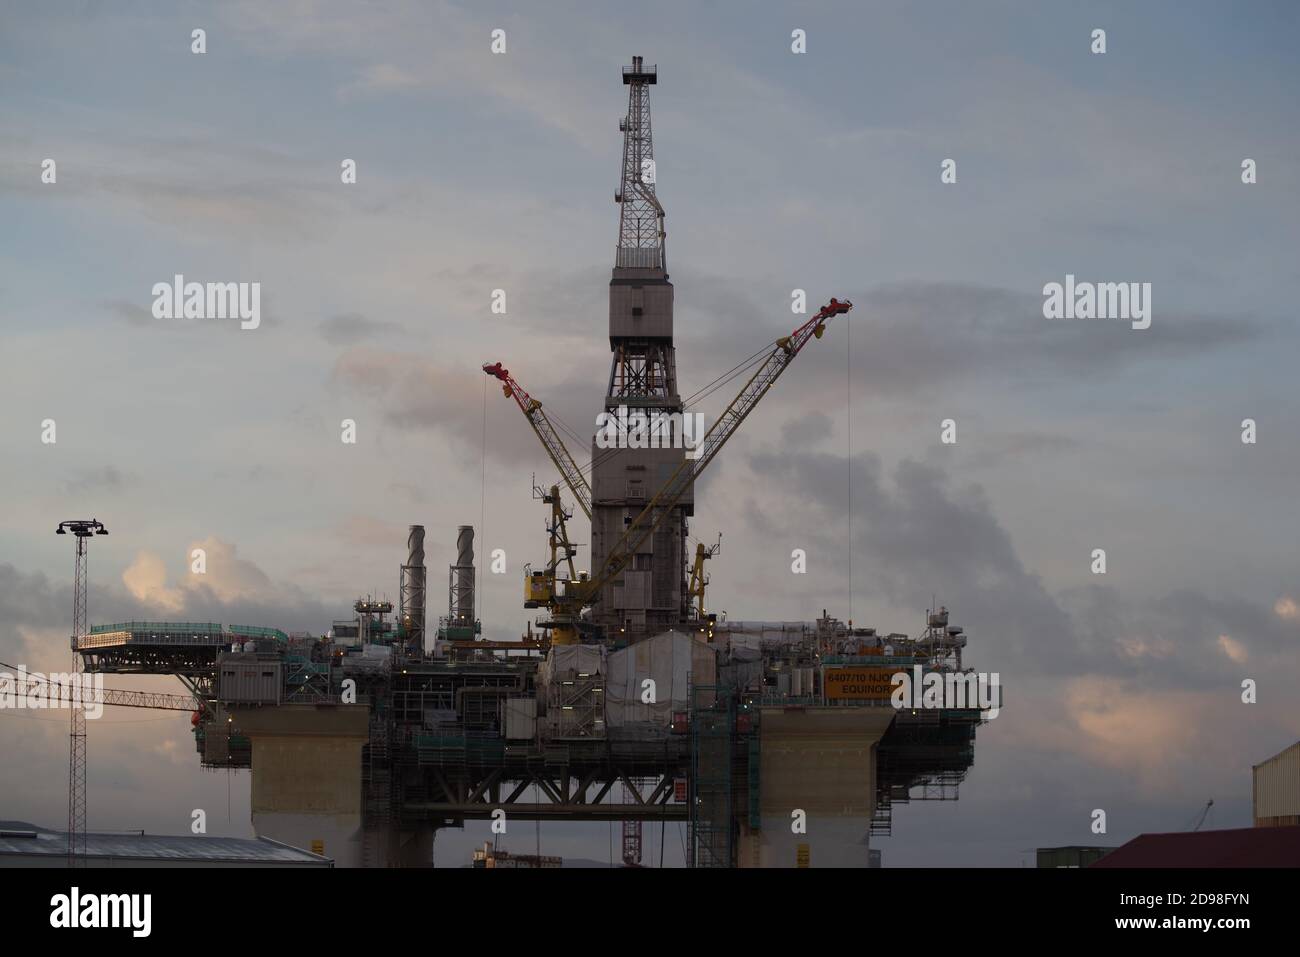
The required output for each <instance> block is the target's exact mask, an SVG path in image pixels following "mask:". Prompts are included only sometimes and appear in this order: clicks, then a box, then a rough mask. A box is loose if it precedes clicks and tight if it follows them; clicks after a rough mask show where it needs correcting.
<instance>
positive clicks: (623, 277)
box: [591, 56, 694, 641]
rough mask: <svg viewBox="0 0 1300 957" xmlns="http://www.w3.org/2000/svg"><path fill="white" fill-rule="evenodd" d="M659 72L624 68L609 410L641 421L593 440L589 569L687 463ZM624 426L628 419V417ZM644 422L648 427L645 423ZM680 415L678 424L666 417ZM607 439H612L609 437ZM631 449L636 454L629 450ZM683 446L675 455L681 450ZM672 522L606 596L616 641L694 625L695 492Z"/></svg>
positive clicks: (604, 615)
mask: <svg viewBox="0 0 1300 957" xmlns="http://www.w3.org/2000/svg"><path fill="white" fill-rule="evenodd" d="M657 82H658V75H657V70H656V68H655V67H654V66H646V65H645V64H644V63H643V62H642V58H641V57H639V56H638V57H633V58H632V65H631V66H625V67H623V83H624V85H626V86H627V88H628V107H627V115H626V116H625V117H623V119H622V120H620V121H619V129H620V131H621V132H622V133H623V164H622V178H621V183H620V185H619V189H618V192H616V193H615V194H614V201H615V202H616V203H617V204H618V206H619V229H618V246H617V248H616V249H615V252H614V271H613V275H612V277H611V279H610V282H609V347H610V351H611V353H612V356H611V361H610V371H609V387H608V389H607V390H606V393H605V411H606V412H607V413H609V414H611V415H618V416H620V422H623V421H629V422H631V423H634V425H633V426H632V427H631V428H627V429H626V430H625V431H621V434H620V437H619V441H618V442H617V443H616V444H617V447H616V448H612V449H611V448H606V447H602V445H603V444H604V445H607V444H609V443H608V442H607V441H606V442H604V443H602V441H600V440H599V437H598V438H597V439H593V441H592V462H593V463H594V465H593V468H592V493H593V499H594V501H593V505H592V516H591V552H592V568H593V569H597V568H601V567H603V566H604V563H605V559H606V557H607V556H608V554H609V551H610V549H611V548H613V546H614V545H615V543H616V542H618V540H619V538H620V537H621V536H622V535H623V533H624V531H625V530H626V528H627V525H628V523H629V522H630V521H631V519H632V518H634V517H635V516H636V515H637V514H638V513H640V511H641V510H642V509H643V508H644V507H645V504H646V502H647V501H649V500H650V499H651V498H653V497H654V495H655V493H656V492H658V491H659V489H660V488H662V487H663V484H664V482H665V481H667V479H668V477H669V476H670V475H672V474H673V472H674V471H675V470H676V469H677V466H678V465H680V464H681V462H682V461H683V459H684V457H685V450H684V448H683V447H682V445H683V443H682V442H681V441H680V423H681V417H680V413H681V411H682V401H681V397H680V395H679V394H678V392H677V368H676V359H675V355H674V351H673V286H672V283H670V282H669V281H668V271H667V262H666V259H665V255H664V238H665V235H666V234H665V230H664V209H663V206H661V205H660V203H659V199H658V197H657V196H656V195H655V180H656V170H655V165H654V142H653V136H652V132H651V123H650V87H651V86H653V85H655V84H656V83H657ZM624 414H625V415H626V418H623V417H622V416H623V415H624ZM638 414H640V415H643V416H645V417H646V418H645V419H638V417H637V416H638ZM656 416H663V417H664V418H660V419H658V420H657V421H659V422H661V423H665V424H666V426H667V428H666V430H665V431H661V432H657V433H654V434H652V435H651V436H649V437H648V438H649V444H652V445H657V446H662V447H655V448H639V447H636V446H638V445H643V444H646V442H645V441H644V440H645V439H646V438H647V436H646V435H645V434H644V433H642V434H641V435H640V436H637V435H633V434H630V433H632V432H634V431H635V429H636V425H635V423H638V422H644V423H649V422H651V421H656V419H655V417H656ZM671 416H675V418H669V417H671ZM607 438H608V436H606V439H607ZM629 446H630V447H629ZM674 446H676V447H674ZM672 509H673V512H674V514H673V515H672V516H670V518H669V519H668V520H667V521H665V522H664V523H663V524H662V525H661V526H660V527H659V528H658V529H657V530H656V532H655V534H654V535H652V536H650V538H649V539H648V541H647V542H646V543H645V545H643V546H642V547H641V549H639V550H638V552H637V554H636V556H635V558H634V559H633V561H632V563H631V564H630V565H629V566H628V568H627V569H626V570H625V571H624V572H623V574H622V575H621V576H619V577H618V578H616V579H615V580H614V581H613V582H612V583H610V584H608V585H606V586H605V587H604V588H603V589H602V590H601V595H600V598H599V601H598V602H597V604H596V605H595V607H594V609H593V612H592V614H593V621H594V622H595V623H596V624H597V625H600V626H602V627H603V628H604V630H605V633H606V635H607V636H608V637H610V638H613V639H616V640H618V639H623V638H625V639H627V640H629V641H630V640H635V639H636V638H639V637H644V636H646V635H652V634H655V633H657V632H659V631H663V630H666V629H668V628H672V627H675V626H677V625H678V624H679V623H680V622H682V621H684V620H685V619H686V617H687V613H688V606H689V594H688V592H687V587H686V580H685V569H686V556H685V542H686V532H687V519H688V518H689V516H690V515H691V514H692V513H693V511H694V493H693V489H691V490H687V492H686V494H685V495H683V496H682V497H681V498H680V499H679V500H678V502H677V503H676V504H675V505H673V506H672Z"/></svg>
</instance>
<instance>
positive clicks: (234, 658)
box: [73, 57, 985, 867]
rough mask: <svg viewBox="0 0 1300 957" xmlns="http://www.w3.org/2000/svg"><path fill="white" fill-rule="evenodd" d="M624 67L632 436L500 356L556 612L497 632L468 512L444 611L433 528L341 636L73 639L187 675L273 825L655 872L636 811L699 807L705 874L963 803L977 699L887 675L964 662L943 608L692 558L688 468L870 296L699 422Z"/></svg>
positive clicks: (396, 848)
mask: <svg viewBox="0 0 1300 957" xmlns="http://www.w3.org/2000/svg"><path fill="white" fill-rule="evenodd" d="M622 79H623V83H624V85H625V86H627V87H628V91H627V92H628V110H627V114H626V115H625V116H624V117H623V118H622V120H621V121H620V124H619V127H620V130H621V132H622V134H623V162H622V176H621V183H620V186H619V189H618V191H617V192H616V193H615V201H616V202H617V203H618V205H619V211H620V215H619V239H618V245H617V247H616V249H615V254H614V268H613V275H612V277H611V279H610V286H609V303H610V306H609V344H610V350H611V354H612V358H611V364H610V373H609V379H608V383H607V388H606V391H605V399H604V411H605V413H606V415H607V417H610V420H611V421H617V422H618V423H619V424H618V427H617V429H616V430H615V431H616V434H615V435H614V439H615V441H614V442H613V443H612V444H611V443H609V442H602V441H597V439H593V440H592V445H591V462H590V464H589V465H588V466H587V467H585V468H582V467H579V466H578V465H577V463H576V462H575V461H574V459H573V458H572V456H571V455H570V454H569V452H568V449H567V447H566V446H565V444H564V442H563V440H562V437H561V435H560V432H559V431H558V430H557V429H556V428H555V426H554V424H553V422H552V420H551V418H550V417H548V415H547V414H546V412H545V410H544V409H543V407H542V404H541V402H539V401H538V400H537V399H535V398H533V397H532V396H530V395H529V394H528V393H527V392H526V391H525V390H524V389H523V388H522V386H520V385H519V383H518V382H517V381H516V380H515V379H514V377H513V376H512V375H511V374H510V372H509V370H508V369H507V368H505V366H504V365H503V363H502V362H500V361H498V362H494V363H491V364H487V365H484V367H483V368H484V371H485V372H486V373H487V374H488V375H490V376H492V377H494V378H496V379H497V380H498V381H499V382H500V383H501V384H502V390H503V392H504V394H505V395H506V396H507V397H509V398H511V399H513V400H514V401H515V402H516V403H517V404H518V406H519V408H520V410H521V411H522V413H523V414H524V415H525V416H526V417H527V420H528V422H529V424H530V425H531V426H532V427H533V429H534V431H535V432H536V434H537V436H538V438H539V439H540V440H541V442H542V443H543V445H544V446H545V448H546V450H547V452H548V454H549V455H550V457H551V459H552V461H553V462H554V464H555V466H556V468H557V470H558V472H559V477H560V479H562V485H563V489H564V491H563V492H562V491H561V483H560V482H557V483H556V484H554V485H551V486H549V487H546V488H535V489H534V494H535V496H536V497H537V498H538V499H540V501H541V502H542V504H543V505H544V506H545V507H546V508H547V509H548V510H549V511H548V515H549V521H548V530H549V542H548V549H549V557H548V558H547V560H546V561H545V562H544V563H539V564H538V566H537V567H536V568H534V567H532V566H529V567H526V568H525V571H524V605H525V607H526V608H530V609H537V610H538V611H540V612H541V613H542V614H541V616H540V617H539V619H538V620H537V621H536V622H535V623H534V622H530V623H529V625H528V627H527V631H526V632H525V634H524V635H523V637H522V638H521V639H520V640H519V641H513V642H505V641H487V640H483V638H482V628H481V623H480V621H479V620H478V618H477V617H476V614H475V590H476V583H475V567H476V566H475V559H474V529H473V528H472V527H469V526H462V527H461V528H459V529H458V530H457V534H456V541H457V558H456V562H455V564H453V565H451V566H450V568H449V569H448V580H447V583H448V588H447V598H446V605H445V608H446V614H445V615H439V617H438V618H437V623H436V627H426V626H427V625H432V624H433V623H432V621H430V620H429V617H428V610H429V605H430V603H429V601H428V597H429V590H428V581H427V575H426V572H427V570H426V568H425V563H424V536H425V530H424V528H423V527H422V526H420V525H412V526H411V527H410V533H409V536H408V539H407V550H406V559H405V561H404V562H402V563H401V564H400V570H399V589H398V594H399V601H398V605H397V607H396V608H394V606H393V604H392V603H391V602H390V601H387V600H384V599H376V598H374V597H373V596H366V597H362V598H358V599H357V600H356V601H355V602H354V604H353V606H352V613H351V614H350V615H348V616H346V617H344V618H341V619H338V620H336V621H334V622H333V623H332V626H331V627H330V628H329V629H328V631H326V632H325V633H324V634H322V635H310V634H304V633H285V632H283V631H280V630H278V629H276V628H268V627H255V626H247V625H233V624H221V623H214V622H146V621H133V622H119V623H115V624H107V625H98V626H93V627H91V628H90V629H89V630H88V631H86V632H85V633H84V634H78V635H74V639H73V641H74V649H75V650H76V651H77V652H78V653H79V654H80V656H81V659H82V663H83V667H84V668H85V670H87V671H97V672H106V673H115V674H170V675H175V676H177V677H178V678H179V679H180V680H181V681H182V682H183V683H184V685H185V687H186V689H187V691H188V695H187V696H184V697H183V698H180V696H177V697H178V698H179V699H180V701H181V702H182V703H181V704H180V705H177V704H175V703H172V704H171V705H167V704H157V703H155V704H154V705H153V706H171V707H177V706H183V707H185V708H186V709H187V710H192V712H193V728H194V737H195V744H196V748H197V751H198V754H199V760H200V762H201V764H202V765H203V767H206V768H231V769H239V768H245V769H250V770H251V777H252V824H253V827H254V829H255V830H256V832H257V833H258V835H260V836H265V837H270V838H273V839H275V840H278V841H282V842H285V843H288V844H292V845H295V846H298V847H302V848H305V849H308V850H311V851H314V852H316V853H319V854H324V855H327V856H329V857H331V858H333V859H334V860H335V861H336V863H337V864H338V865H340V866H372V867H383V866H429V865H430V864H431V862H432V859H433V844H434V838H435V835H436V833H437V832H438V830H440V829H444V828H454V827H463V826H464V823H465V822H466V821H470V820H506V821H508V822H519V821H543V820H565V821H620V822H622V832H623V842H622V858H623V861H624V863H626V864H628V865H637V864H639V863H640V862H641V829H642V826H643V824H644V822H646V821H659V822H668V821H680V822H685V823H687V824H688V825H689V841H688V842H687V859H688V863H689V864H690V865H692V866H696V867H737V866H740V867H760V866H768V867H772V866H775V867H794V866H866V864H867V859H868V857H867V855H868V847H869V843H870V836H871V835H879V834H888V833H889V830H890V823H891V814H892V810H893V808H894V807H895V806H896V805H898V804H902V803H906V802H907V801H910V800H946V799H955V798H956V796H957V786H958V784H959V783H960V782H961V780H962V779H963V777H964V776H965V774H966V772H967V770H968V769H969V768H970V767H971V765H972V763H973V760H974V740H975V729H976V727H977V726H978V725H979V724H980V723H981V722H982V721H983V720H985V712H983V711H981V710H980V707H979V706H978V704H976V703H971V705H972V706H968V707H960V708H951V707H940V708H919V709H915V710H910V709H899V708H897V707H895V706H894V705H893V704H892V703H891V701H890V691H889V680H888V679H889V676H890V675H891V674H894V673H897V672H900V671H901V672H911V671H912V670H913V669H917V668H919V669H920V670H921V671H922V672H925V673H932V672H939V673H942V674H946V675H954V674H957V675H965V674H967V673H969V672H970V669H966V668H963V665H962V651H963V649H964V648H965V645H966V635H965V633H964V632H963V630H962V629H961V628H959V627H957V626H954V625H950V624H949V622H948V613H947V611H946V609H941V608H935V609H931V610H929V611H928V612H927V617H926V620H925V627H924V629H923V631H922V632H921V633H920V634H919V636H918V637H917V638H914V639H913V638H909V637H908V636H907V635H904V634H899V633H890V634H878V633H877V632H876V630H875V629H872V628H861V627H857V628H855V627H852V626H851V625H850V624H847V623H845V622H842V621H840V620H838V619H836V618H835V617H832V616H830V615H828V614H827V613H825V612H823V614H822V617H820V618H818V619H816V620H815V621H809V622H798V621H796V622H772V621H736V620H732V621H727V620H725V616H724V618H723V620H719V617H718V616H717V615H715V614H712V613H709V612H708V611H707V610H706V603H705V596H706V585H707V583H708V576H707V575H706V574H705V572H704V568H705V563H706V561H707V560H708V559H710V558H711V557H712V556H714V555H715V554H716V553H717V549H718V546H716V545H715V546H712V547H706V546H705V545H704V544H702V543H701V544H698V545H697V546H696V547H695V549H694V553H693V554H691V553H690V550H689V547H688V542H689V528H688V523H689V520H690V518H691V517H692V515H693V512H694V507H695V501H694V488H695V479H696V478H697V477H698V476H699V475H700V474H701V472H702V471H703V470H704V469H706V468H707V467H708V465H709V463H710V462H711V461H712V460H713V458H714V457H715V456H716V455H717V454H718V452H719V451H720V450H721V449H722V447H723V446H724V445H725V443H726V441H727V440H728V439H729V438H730V436H731V435H732V434H734V432H735V431H736V430H737V429H738V428H739V427H740V425H741V423H742V422H743V421H744V420H745V418H746V417H747V416H748V415H749V413H750V412H751V411H752V410H753V408H754V407H755V406H756V405H757V404H758V402H759V401H760V400H762V398H763V397H764V396H765V395H766V394H767V392H768V391H769V390H770V388H771V387H772V386H773V384H774V383H775V382H776V380H777V378H778V377H779V376H780V375H781V374H782V373H783V372H784V371H785V369H786V368H787V367H788V366H789V365H790V364H791V363H792V362H793V361H794V359H795V358H796V357H797V356H798V355H799V353H800V351H801V350H802V349H803V348H804V346H806V345H808V344H809V343H810V342H811V341H812V340H814V339H820V338H822V336H823V334H824V333H825V332H826V331H827V328H828V326H829V324H830V323H831V322H832V320H834V319H835V318H836V317H838V316H843V315H846V314H847V313H848V312H849V311H850V310H851V309H852V303H849V302H847V301H840V300H837V299H831V300H830V301H829V303H827V305H825V306H823V307H822V308H821V309H820V310H818V311H817V312H816V313H815V314H814V315H812V316H811V317H809V318H808V319H807V321H806V322H804V323H803V324H802V325H800V326H799V327H798V328H796V329H795V330H793V331H792V332H791V333H790V334H789V335H788V336H784V337H782V338H780V339H778V340H776V342H774V343H771V344H770V345H769V346H768V347H766V348H764V349H760V351H759V352H757V353H755V354H754V356H752V357H751V358H750V359H749V360H747V361H746V362H745V363H742V364H741V365H740V366H737V367H736V368H735V369H733V370H731V371H730V372H728V373H727V374H726V375H724V376H722V377H720V378H719V379H717V380H714V382H713V383H710V384H709V386H706V387H705V390H701V391H702V392H705V391H707V392H710V393H711V392H712V391H715V390H716V389H717V388H720V387H723V386H725V385H726V384H727V383H729V382H731V381H733V380H735V381H739V382H742V383H743V384H742V385H741V387H740V389H739V392H738V393H737V394H736V396H735V398H734V399H733V400H732V402H731V403H730V404H729V405H728V406H727V407H726V409H725V411H724V412H723V413H722V414H721V415H720V416H719V417H718V418H717V420H716V421H715V422H714V423H713V425H712V427H711V428H709V429H708V430H707V432H705V433H704V434H703V435H695V436H691V435H690V429H689V425H688V424H687V419H686V416H687V415H688V414H689V404H690V403H689V401H684V400H683V398H682V397H681V395H680V394H679V391H678V385H677V375H676V366H675V358H674V350H673V286H672V283H671V282H670V281H669V275H668V271H667V259H666V253H665V242H666V229H665V214H664V208H663V206H662V205H661V204H660V202H659V200H658V198H657V196H656V193H655V176H654V155H653V143H652V137H651V122H650V102H649V92H650V90H649V88H650V87H651V86H653V85H655V84H656V83H657V80H658V77H657V70H656V68H655V67H654V66H650V65H646V64H645V63H644V62H643V61H642V58H641V57H634V58H633V61H632V64H631V65H630V66H627V67H624V68H623V71H622ZM582 441H585V438H582ZM588 474H589V475H590V479H588ZM566 497H569V498H572V500H573V501H574V502H575V503H576V507H577V508H580V509H581V510H582V512H583V513H584V516H585V517H586V518H587V519H589V520H590V522H591V537H590V548H591V551H590V555H591V569H590V571H588V570H579V569H577V568H576V567H575V564H574V557H575V555H576V553H577V546H576V545H575V544H574V540H573V539H572V538H571V536H570V530H569V523H570V521H571V520H572V519H573V514H574V513H573V511H572V510H571V509H569V508H568V507H566V505H565V501H564V499H565V498H566ZM394 544H395V545H396V544H397V543H394ZM534 624H535V625H536V629H535V630H534ZM113 694H117V695H119V696H125V695H130V694H131V693H130V692H114V693H113ZM110 703H111V702H110ZM122 703H124V702H122ZM792 822H794V823H792Z"/></svg>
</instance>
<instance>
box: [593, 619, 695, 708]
mask: <svg viewBox="0 0 1300 957" xmlns="http://www.w3.org/2000/svg"><path fill="white" fill-rule="evenodd" d="M606 668H607V670H606V676H605V724H606V725H607V726H608V727H611V728H617V727H620V726H621V725H625V724H633V723H650V724H657V725H663V726H665V727H666V726H667V725H668V724H670V723H671V721H672V713H673V712H674V711H688V710H690V707H691V696H690V688H691V686H692V685H712V684H714V683H715V682H716V680H717V671H718V659H717V654H716V652H715V651H714V650H713V646H711V645H710V644H708V643H707V642H704V641H700V640H699V639H697V638H693V637H692V636H691V635H687V634H684V633H682V632H680V631H666V632H664V633H663V634H661V635H655V637H653V638H647V639H645V640H644V641H638V642H637V643H636V644H634V645H631V646H629V647H627V648H623V649H621V650H619V651H615V652H611V653H610V655H609V657H608V658H607V659H606ZM646 679H650V680H652V681H654V703H653V704H646V703H645V702H643V701H642V694H643V691H644V688H643V684H642V683H643V682H644V681H645V680H646ZM712 701H713V697H712V695H711V694H710V695H709V696H708V697H707V698H706V697H703V696H701V698H700V700H699V703H700V704H711V703H712Z"/></svg>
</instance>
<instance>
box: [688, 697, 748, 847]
mask: <svg viewBox="0 0 1300 957" xmlns="http://www.w3.org/2000/svg"><path fill="white" fill-rule="evenodd" d="M706 701H707V702H709V703H708V704H705V702H706ZM735 728H736V703H735V696H734V695H733V694H732V691H731V689H730V688H725V687H720V686H717V685H694V686H692V687H691V780H690V805H691V810H690V820H691V829H690V830H691V833H690V844H689V847H688V855H689V861H688V863H689V865H690V866H691V867H734V866H735V862H736V822H735V820H734V814H733V811H732V800H733V798H732V760H733V755H732V752H733V750H734V748H733V740H734V738H735Z"/></svg>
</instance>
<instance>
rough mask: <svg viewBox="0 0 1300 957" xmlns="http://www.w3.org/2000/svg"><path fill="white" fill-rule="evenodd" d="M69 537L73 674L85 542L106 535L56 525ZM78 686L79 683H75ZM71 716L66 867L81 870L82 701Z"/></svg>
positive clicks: (79, 525) (88, 522)
mask: <svg viewBox="0 0 1300 957" xmlns="http://www.w3.org/2000/svg"><path fill="white" fill-rule="evenodd" d="M69 533H71V534H72V535H75V536H77V566H76V572H75V575H74V577H73V580H72V670H73V673H74V674H80V673H81V672H82V661H81V655H79V654H78V653H77V639H78V638H79V637H81V636H82V635H84V634H85V633H86V542H87V540H88V539H89V538H90V536H92V535H107V534H108V529H106V528H105V527H104V526H103V524H102V523H100V522H98V521H96V520H95V519H93V518H92V519H74V520H71V521H67V522H59V527H58V528H57V529H55V534H57V535H67V534H69ZM78 684H80V681H79V679H78ZM69 703H70V704H71V706H72V707H71V708H70V709H69V710H70V711H71V713H72V726H71V733H70V735H69V738H68V866H69V867H78V866H82V867H84V866H85V864H86V712H85V710H84V708H83V707H82V705H84V703H85V702H84V700H75V699H74V700H71V701H70V702H69Z"/></svg>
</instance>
